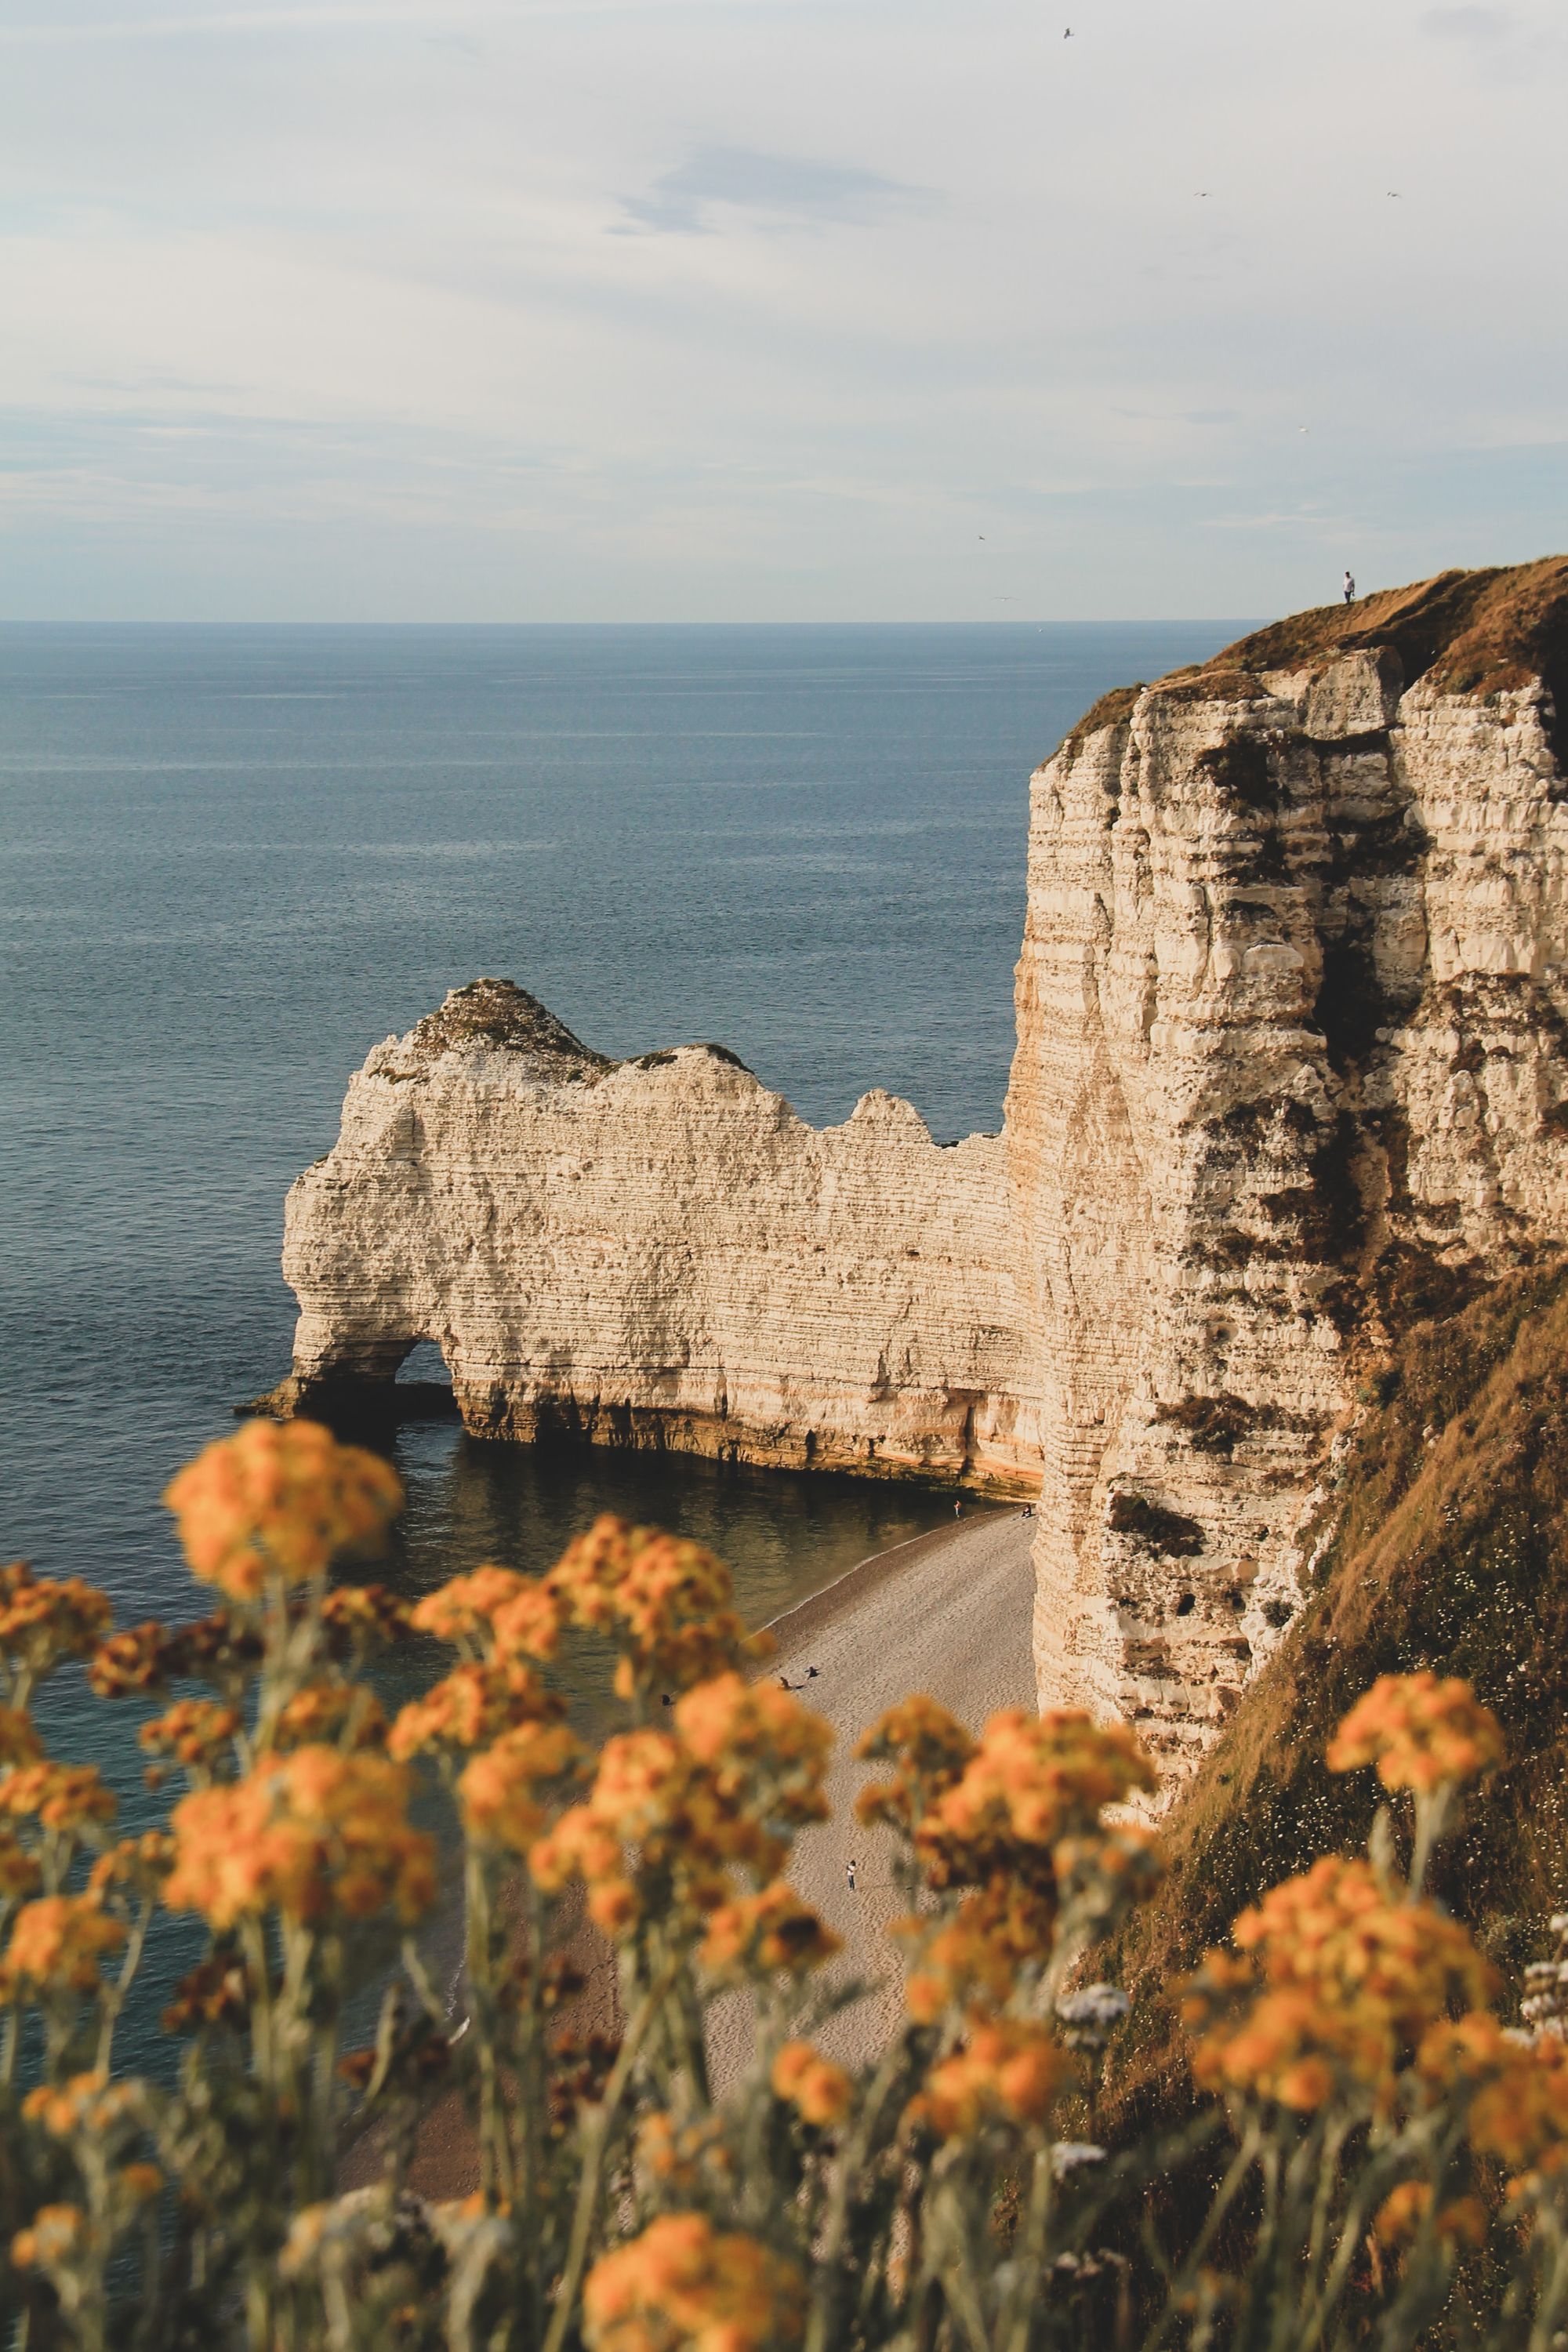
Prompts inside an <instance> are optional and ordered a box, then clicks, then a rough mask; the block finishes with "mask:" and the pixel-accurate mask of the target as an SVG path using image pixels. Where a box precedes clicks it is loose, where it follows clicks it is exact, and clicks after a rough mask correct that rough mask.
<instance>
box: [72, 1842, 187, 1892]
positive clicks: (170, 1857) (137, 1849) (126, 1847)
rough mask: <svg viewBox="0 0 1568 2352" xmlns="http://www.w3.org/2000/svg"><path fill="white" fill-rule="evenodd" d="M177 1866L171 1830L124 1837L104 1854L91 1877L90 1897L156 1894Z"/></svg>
mask: <svg viewBox="0 0 1568 2352" xmlns="http://www.w3.org/2000/svg"><path fill="white" fill-rule="evenodd" d="M173 1868H174V1839H173V1838H172V1837H171V1836H170V1835H169V1833H168V1832H167V1830H143V1831H142V1834H141V1836H140V1837H129V1838H121V1840H120V1841H119V1843H117V1844H115V1845H111V1846H110V1848H109V1851H108V1852H107V1853H100V1855H99V1857H98V1860H97V1861H96V1862H95V1863H94V1864H93V1865H92V1869H91V1871H90V1872H89V1874H88V1882H87V1885H88V1892H89V1894H90V1895H109V1894H114V1893H122V1892H123V1893H129V1894H132V1895H155V1894H157V1893H159V1892H160V1891H161V1890H162V1887H163V1881H164V1879H165V1878H167V1876H168V1875H169V1873H170V1871H171V1870H173Z"/></svg>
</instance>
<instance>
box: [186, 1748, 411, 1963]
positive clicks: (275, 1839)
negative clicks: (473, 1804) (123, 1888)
mask: <svg viewBox="0 0 1568 2352" xmlns="http://www.w3.org/2000/svg"><path fill="white" fill-rule="evenodd" d="M407 1805H408V1779H407V1774H406V1772H405V1769H404V1768H403V1767H402V1766H401V1765H398V1764H395V1763H391V1762H389V1761H388V1760H387V1759H385V1758H384V1757H379V1756H364V1755H357V1756H345V1755H342V1754H340V1752H339V1751H338V1750H337V1749H336V1748H321V1747H310V1748H295V1749H294V1750H293V1752H292V1753H291V1754H290V1755H287V1756H279V1757H271V1758H268V1759H267V1760H266V1761H265V1762H264V1763H262V1764H260V1765H258V1767H257V1769H255V1770H254V1771H253V1772H251V1773H249V1774H247V1777H246V1778H245V1779H244V1780H237V1781H235V1782H234V1783H232V1784H231V1785H226V1786H224V1787H220V1788H216V1789H204V1790H197V1791H196V1792H195V1794H194V1795H191V1796H189V1797H186V1798H184V1799H183V1800H182V1801H181V1802H180V1803H179V1804H178V1805H176V1806H175V1808H174V1817H173V1828H174V1840H175V1845H176V1851H177V1860H176V1862H175V1865H174V1872H173V1874H172V1875H171V1876H170V1879H169V1882H168V1885H167V1887H166V1888H165V1891H164V1900H165V1902H166V1903H167V1904H168V1906H169V1907H170V1909H171V1910H174V1911H199V1912H201V1913H202V1914H203V1916H205V1918H206V1919H207V1920H208V1921H209V1923H210V1924H211V1925H212V1926H213V1927H216V1928H217V1929H219V1930H220V1931H221V1930H222V1929H224V1928H226V1927H233V1926H234V1924H235V1923H236V1921H237V1920H238V1919H240V1918H242V1917H245V1916H256V1915H258V1914H260V1913H262V1912H265V1911H268V1910H272V1909H276V1910H279V1911H280V1912H281V1913H282V1914H283V1915H284V1916H285V1917H287V1918H289V1919H293V1920H306V1921H318V1920H326V1919H330V1918H338V1919H364V1918H368V1917H370V1916H372V1915H373V1914H374V1913H375V1912H377V1911H381V1910H384V1909H391V1910H394V1911H395V1912H396V1913H397V1915H398V1916H399V1917H400V1918H402V1919H404V1920H410V1919H415V1918H417V1917H418V1916H419V1915H420V1913H421V1912H423V1911H425V1910H426V1909H427V1908H428V1907H429V1905H430V1904H431V1903H432V1902H433V1900H434V1899H435V1895H436V1859H435V1841H434V1840H433V1839H432V1838H430V1837H428V1836H427V1835H426V1834H425V1833H424V1832H422V1831H418V1830H415V1829H411V1828H410V1827H409V1824H408V1815H407Z"/></svg>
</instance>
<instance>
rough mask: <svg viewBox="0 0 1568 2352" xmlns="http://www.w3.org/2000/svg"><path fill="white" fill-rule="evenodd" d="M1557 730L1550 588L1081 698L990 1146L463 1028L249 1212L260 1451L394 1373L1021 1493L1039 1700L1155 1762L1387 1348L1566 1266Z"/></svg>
mask: <svg viewBox="0 0 1568 2352" xmlns="http://www.w3.org/2000/svg"><path fill="white" fill-rule="evenodd" d="M1559 693H1564V694H1568V561H1565V560H1556V561H1552V562H1545V563H1541V564H1535V565H1531V566H1526V567H1522V568H1521V569H1520V570H1517V571H1513V572H1470V573H1458V572H1450V573H1446V574H1444V575H1442V577H1441V578H1439V579H1438V580H1436V581H1432V582H1427V583H1423V584H1421V585H1420V586H1418V587H1416V588H1414V589H1409V590H1403V591H1397V592H1391V593H1388V594H1386V595H1382V596H1375V597H1368V598H1365V599H1363V601H1362V602H1361V603H1360V604H1355V605H1352V606H1351V607H1348V608H1339V607H1331V608H1328V609H1327V610H1325V611H1323V612H1319V613H1313V614H1303V615H1301V616H1300V617H1299V618H1298V619H1296V620H1294V621H1290V622H1285V623H1281V624H1279V625H1278V626H1277V627H1276V628H1273V629H1269V630H1264V631H1262V632H1260V633H1259V634H1258V635H1256V636H1255V637H1252V638H1248V639H1246V640H1244V641H1243V642H1242V643H1241V644H1240V645H1239V646H1233V647H1231V648H1230V649H1229V650H1228V651H1227V652H1226V653H1225V654H1222V655H1219V656H1215V660H1214V661H1212V662H1210V663H1207V664H1205V666H1203V667H1200V668H1195V669H1192V670H1187V671H1184V672H1180V673H1177V674H1176V675H1175V676H1173V677H1170V678H1166V679H1163V680H1162V681H1160V682H1159V683H1158V684H1156V685H1154V686H1152V687H1148V688H1128V689H1125V690H1124V691H1121V692H1120V693H1118V694H1116V695H1113V696H1110V697H1108V698H1106V700H1105V702H1103V703H1102V704H1100V705H1099V706H1097V708H1096V709H1095V710H1093V711H1091V712H1090V713H1089V716H1088V718H1087V719H1084V720H1083V721H1081V722H1080V723H1079V727H1078V728H1076V729H1075V730H1074V731H1073V733H1072V735H1071V736H1070V737H1069V738H1068V740H1067V741H1066V742H1065V743H1064V744H1063V745H1062V747H1061V748H1060V750H1059V751H1058V752H1057V753H1056V755H1055V757H1054V758H1052V759H1051V760H1049V761H1047V763H1046V764H1045V766H1044V767H1042V768H1041V769H1040V770H1039V771H1038V772H1037V775H1036V776H1035V778H1034V780H1033V787H1032V808H1031V820H1030V833H1029V887H1028V912H1027V919H1026V931H1025V938H1024V947H1023V954H1022V958H1021V960H1020V962H1019V965H1018V975H1017V1021H1018V1036H1017V1050H1016V1057H1015V1061H1014V1065H1013V1075H1012V1081H1011V1085H1010V1087H1009V1092H1008V1097H1007V1108H1006V1117H1005V1127H1004V1131H1003V1134H1002V1136H1001V1137H990V1136H971V1137H969V1138H968V1139H966V1140H965V1141H963V1142H962V1143H959V1144H956V1145H953V1146H951V1147H945V1148H944V1147H939V1146H938V1145H936V1144H935V1143H934V1142H933V1141H932V1139H931V1136H930V1134H929V1132H928V1130H927V1129H926V1128H925V1126H924V1124H923V1122H922V1121H921V1118H920V1117H919V1116H918V1114H917V1113H916V1112H915V1111H914V1110H913V1109H911V1108H910V1106H909V1105H908V1104H906V1103H902V1102H899V1101H897V1100H895V1099H894V1098H893V1097H890V1096H887V1095H882V1094H871V1095H868V1096H867V1097H865V1098H864V1099H863V1100H862V1101H861V1102H860V1103H859V1104H858V1107H857V1108H856V1110H855V1112H854V1114H853V1115H852V1117H851V1118H849V1119H847V1121H846V1122H845V1124H844V1125H843V1126H841V1127H837V1128H828V1129H821V1130H818V1129H814V1128H811V1127H808V1126H807V1125H805V1123H804V1122H803V1121H802V1120H800V1119H799V1118H796V1117H795V1113H794V1112H793V1111H792V1110H791V1108H790V1107H789V1105H788V1104H787V1103H786V1102H784V1100H783V1098H782V1097H780V1096H778V1095H776V1094H773V1093H772V1092H770V1091H769V1089H768V1088H767V1087H765V1086H763V1084H761V1083H760V1082H759V1080H758V1079H756V1078H755V1077H754V1076H752V1074H751V1073H750V1072H749V1071H747V1070H745V1069H743V1068H742V1066H740V1065H739V1064H738V1063H737V1062H736V1061H735V1059H734V1057H733V1056H732V1055H729V1054H727V1053H725V1052H724V1051H723V1049H721V1048H720V1047H716V1046H710V1045H688V1046H683V1047H680V1048H679V1049H678V1050H676V1051H674V1052H671V1053H668V1054H654V1055H647V1056H645V1057H643V1059H642V1060H640V1061H638V1062H633V1063H622V1064H612V1063H609V1062H607V1061H605V1060H604V1059H603V1058H602V1057H601V1056H599V1055H596V1054H595V1053H593V1052H592V1051H591V1050H589V1049H588V1048H587V1047H585V1046H584V1045H581V1044H580V1043H579V1042H578V1041H577V1040H576V1039H575V1038H574V1037H573V1036H572V1035H571V1034H570V1033H569V1032H568V1031H567V1030H565V1029H564V1028H563V1027H562V1025H561V1024H560V1023H558V1022H557V1021H555V1020H554V1018H553V1017H552V1015H551V1014H550V1013H547V1012H545V1010H544V1008H543V1007H542V1006H541V1005H539V1004H538V1003H535V1001H534V1000H533V999H532V998H531V997H529V996H527V995H525V994H524V993H523V992H521V990H518V989H515V988H513V987H512V986H511V985H510V983H509V982H492V981H484V982H475V983H474V984H473V986H472V987H470V988H468V989H465V990H459V991H457V992H454V994H453V995H451V996H450V997H448V999H447V1003H446V1004H445V1005H444V1006H443V1007H442V1008H441V1010H440V1011H439V1012H438V1013H435V1014H432V1015H431V1016H430V1017H429V1018H428V1019H426V1021H423V1022H421V1023H420V1024H418V1025H417V1026H416V1028H415V1029H414V1030H413V1031H411V1032H410V1034H408V1036H406V1037H405V1038H403V1039H401V1040H390V1041H388V1042H387V1043H386V1044H385V1045H380V1046H378V1047H377V1048H376V1049H375V1051H374V1053H373V1054H372V1055H370V1057H369V1059H368V1060H367V1061H366V1063H365V1065H364V1067H363V1070H362V1071H360V1072H359V1074H358V1075H357V1076H355V1078H354V1079H353V1083H352V1085H351V1087H350V1089H349V1095H348V1098H347V1101H346V1103H345V1106H344V1110H343V1121H342V1132H341V1134H340V1137H339V1139H338V1142H337V1144H336V1146H335V1147H334V1149H333V1150H332V1151H331V1153H330V1154H329V1155H328V1157H327V1158H326V1159H325V1160H321V1161H320V1162H319V1163H318V1164H317V1165H316V1166H315V1167H314V1168H312V1169H310V1170H309V1171H307V1172H306V1173H305V1174H304V1175H303V1176H302V1177H300V1180H299V1181H298V1183H297V1184H296V1185H295V1186H294V1188H293V1190H292V1192H291V1193H290V1195H289V1210H288V1225H287V1239H286V1243H285V1248H284V1271H285V1273H286V1275H287V1276H288V1278H289V1282H290V1283H291V1284H292V1286H293V1287H294V1289H295V1290H296V1292H297V1293H298V1295H299V1297H300V1307H301V1312H300V1326H299V1335H298V1339H297V1342H296V1349H295V1360H294V1369H293V1374H292V1376H291V1379H290V1381H289V1382H288V1383H286V1384H285V1387H284V1390H283V1391H279V1399H278V1402H279V1404H280V1405H282V1406H284V1407H288V1406H290V1405H295V1404H299V1403H305V1404H307V1405H308V1404H309V1403H310V1402H323V1403H325V1402H331V1399H332V1398H333V1396H334V1395H335V1394H342V1393H348V1392H353V1391H356V1390H359V1391H363V1387H364V1385H365V1384H366V1383H370V1384H374V1383H378V1382H383V1381H389V1380H390V1379H391V1377H392V1376H393V1374H394V1373H395V1370H396V1368H397V1366H398V1364H399V1362H400V1361H401V1360H402V1359H403V1358H404V1356H405V1354H406V1353H407V1351H408V1349H409V1348H410V1347H411V1346H412V1345H413V1344H414V1342H415V1341H416V1340H417V1339H435V1340H436V1341H437V1342H438V1344H439V1345H440V1347H441V1349H442V1351H443V1353H444V1355H445V1356H446V1359H447V1363H448V1365H449V1367H450V1369H451V1372H452V1378H453V1385H454V1390H455V1392H456V1396H457V1399H458V1405H459V1407H460V1409H461V1411H462V1413H463V1417H464V1419H465V1421H466V1423H468V1426H469V1428H470V1429H473V1430H475V1431H477V1432H480V1433H489V1434H494V1435H499V1436H510V1437H517V1438H534V1437H539V1436H544V1435H548V1434H550V1433H570V1434H574V1435H578V1436H583V1437H587V1438H592V1439H595V1440H596V1441H600V1442H604V1443H608V1444H663V1445H671V1446H677V1447H682V1448H686V1449H689V1450H694V1451H699V1452H703V1453H711V1454H726V1455H732V1456H739V1457H741V1458H743V1459H746V1460H751V1461H757V1462H766V1463H779V1464H795V1465H816V1466H823V1467H838V1468H847V1469H853V1470H858V1471H862V1472H867V1473H871V1474H879V1475H908V1474H910V1473H917V1474H925V1475H932V1476H937V1477H942V1478H951V1479H962V1480H963V1481H965V1482H967V1483H970V1484H974V1485H983V1486H984V1485H989V1486H995V1487H999V1488H1002V1489H1005V1490H1010V1491H1013V1492H1022V1491H1031V1490H1032V1489H1033V1488H1034V1487H1035V1486H1037V1485H1038V1486H1039V1487H1040V1492H1041V1498H1042V1499H1041V1507H1040V1512H1039V1531H1038V1536H1037V1545H1036V1560H1037V1582H1038V1603H1037V1615H1036V1644H1035V1646H1036V1661H1037V1675H1038V1681H1039V1687H1040V1692H1041V1696H1042V1698H1043V1699H1045V1700H1060V1699H1064V1698H1073V1699H1078V1700H1088V1701H1089V1703H1091V1704H1092V1705H1094V1706H1096V1707H1098V1708H1100V1709H1102V1710H1115V1711H1117V1712H1120V1713H1121V1714H1123V1715H1125V1716H1127V1717H1130V1718H1131V1719H1132V1720H1134V1721H1135V1722H1136V1723H1137V1724H1138V1726H1139V1727H1140V1729H1141V1730H1142V1732H1143V1734H1144V1736H1145V1737H1146V1738H1148V1739H1149V1740H1150V1742H1151V1744H1152V1746H1153V1747H1154V1748H1156V1749H1157V1750H1159V1751H1161V1752H1162V1753H1163V1755H1164V1756H1165V1757H1166V1759H1168V1761H1169V1762H1170V1763H1171V1764H1172V1765H1173V1766H1175V1767H1176V1768H1177V1769H1180V1767H1181V1766H1182V1764H1183V1763H1184V1762H1185V1761H1195V1759H1196V1757H1197V1755H1198V1753H1199V1752H1201V1748H1202V1747H1203V1745H1204V1744H1205V1741H1206V1739H1207V1738H1209V1737H1210V1736H1212V1733H1213V1731H1214V1730H1215V1728H1216V1727H1217V1726H1218V1724H1219V1723H1220V1722H1221V1721H1222V1720H1223V1718H1224V1716H1225V1713H1226V1710H1227V1708H1228V1706H1230V1705H1231V1704H1233V1702H1234V1696H1235V1694H1236V1693H1237V1690H1238V1689H1239V1688H1240V1686H1241V1685H1242V1683H1243V1681H1244V1680H1245V1678H1246V1676H1247V1673H1248V1672H1249V1671H1250V1669H1251V1668H1252V1666H1253V1665H1254V1664H1256V1663H1257V1662H1258V1660H1259V1659H1260V1658H1261V1657H1262V1656H1263V1655H1264V1654H1266V1653H1267V1651H1268V1647H1269V1645H1270V1643H1272V1641H1273V1640H1274V1639H1275V1638H1277V1634H1278V1631H1279V1627H1280V1626H1281V1625H1283V1624H1284V1623H1285V1622H1287V1621H1288V1618H1289V1613H1290V1612H1291V1610H1292V1608H1293V1606H1294V1605H1295V1602H1296V1600H1297V1598H1298V1595H1299V1591H1300V1574H1301V1570H1302V1565H1303V1563H1302V1549H1303V1542H1304V1539H1305V1532H1306V1530H1307V1529H1308V1528H1309V1526H1310V1520H1311V1517H1312V1514H1313V1510H1314V1508H1315V1506H1316V1503H1317V1501H1318V1499H1319V1498H1320V1496H1321V1480H1322V1477H1323V1475H1324V1471H1325V1466H1326V1464H1327V1461H1328V1458H1329V1454H1330V1451H1331V1442H1332V1438H1333V1435H1334V1433H1335V1430H1336V1427H1337V1426H1338V1425H1339V1424H1341V1423H1342V1422H1343V1420H1344V1418H1345V1416H1346V1414H1347V1412H1348V1411H1349V1410H1350V1408H1351V1406H1352V1400H1353V1392H1354V1388H1355V1385H1356V1383H1357V1382H1358V1381H1360V1380H1361V1379H1363V1378H1364V1376H1365V1372H1366V1370H1367V1367H1368V1366H1369V1364H1371V1363H1373V1361H1374V1360H1375V1357H1376V1352H1377V1349H1378V1348H1379V1346H1380V1345H1381V1344H1383V1343H1384V1341H1385V1340H1386V1338H1387V1336H1388V1333H1389V1331H1390V1329H1391V1328H1394V1326H1395V1325H1396V1324H1397V1323H1398V1322H1400V1321H1401V1320H1405V1321H1408V1320H1409V1319H1410V1318H1412V1317H1415V1316H1418V1315H1421V1314H1429V1313H1433V1312H1437V1311H1441V1309H1442V1308H1443V1307H1444V1306H1445V1305H1446V1304H1447V1303H1448V1302H1449V1301H1451V1300H1452V1298H1453V1297H1456V1296H1458V1294H1459V1292H1460V1291H1461V1290H1462V1288H1463V1287H1464V1286H1466V1285H1473V1284H1474V1283H1476V1282H1478V1281H1482V1280H1485V1279H1487V1278H1489V1277H1490V1276H1495V1275H1496V1274H1498V1273H1500V1272H1501V1271H1503V1270H1504V1269H1505V1268H1507V1267H1509V1266H1510V1265H1515V1264H1518V1263H1519V1262H1520V1261H1521V1258H1523V1257H1525V1256H1528V1255H1529V1254H1530V1253H1531V1251H1532V1250H1534V1249H1536V1248H1538V1247H1540V1246H1542V1244H1548V1243H1554V1242H1558V1241H1561V1240H1563V1239H1564V1238H1568V1184H1565V1181H1564V1178H1565V1173H1568V759H1565V758H1564V756H1563V754H1564V751H1565V749H1568V704H1565V705H1564V706H1563V719H1562V724H1561V728H1560V723H1559V715H1558V713H1559V704H1558V700H1557V697H1558V695H1559Z"/></svg>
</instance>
